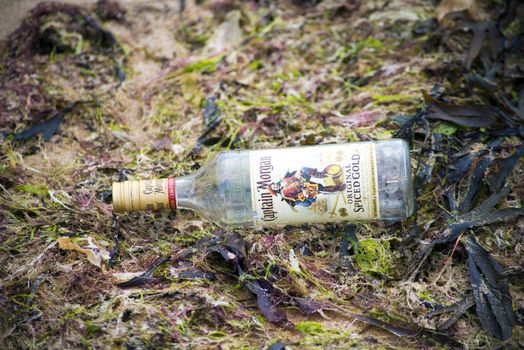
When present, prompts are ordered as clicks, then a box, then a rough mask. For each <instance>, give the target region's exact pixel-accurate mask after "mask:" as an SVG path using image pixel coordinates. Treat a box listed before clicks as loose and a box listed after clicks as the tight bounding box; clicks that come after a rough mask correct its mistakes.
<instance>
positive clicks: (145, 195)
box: [113, 178, 176, 213]
mask: <svg viewBox="0 0 524 350" xmlns="http://www.w3.org/2000/svg"><path fill="white" fill-rule="evenodd" d="M167 208H170V209H176V194H175V179H174V178H168V179H153V180H142V181H124V182H113V210H114V211H115V212H117V213H120V212H125V211H139V210H161V209H167Z"/></svg>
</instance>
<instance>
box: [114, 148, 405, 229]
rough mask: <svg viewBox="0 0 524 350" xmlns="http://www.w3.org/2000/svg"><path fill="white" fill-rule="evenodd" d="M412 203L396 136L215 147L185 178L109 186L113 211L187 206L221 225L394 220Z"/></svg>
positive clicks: (242, 226)
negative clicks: (262, 147)
mask: <svg viewBox="0 0 524 350" xmlns="http://www.w3.org/2000/svg"><path fill="white" fill-rule="evenodd" d="M413 201H414V199H413V188H412V177H411V165H410V157H409V149H408V145H407V143H406V142H405V141H403V140H399V139H393V140H387V141H376V142H356V143H348V144H338V145H320V146H308V147H294V148H282V149H265V150H245V151H227V152H220V153H218V154H217V155H216V156H215V157H213V158H212V159H211V160H210V161H209V162H207V163H206V164H205V165H203V166H202V167H201V168H200V169H199V170H198V171H196V172H195V173H194V174H192V175H188V176H183V177H178V178H176V179H174V178H170V179H160V180H144V181H125V182H120V183H113V208H114V210H115V212H124V211H136V210H155V209H164V208H171V209H175V208H176V209H190V210H194V211H196V212H198V213H199V214H200V215H202V216H203V217H205V218H207V219H208V220H210V221H212V222H214V223H215V224H217V225H219V226H221V227H227V228H247V227H260V226H269V225H285V224H302V223H314V222H336V221H366V220H400V219H404V218H406V217H408V216H410V215H411V214H412V213H413V205H414V203H413Z"/></svg>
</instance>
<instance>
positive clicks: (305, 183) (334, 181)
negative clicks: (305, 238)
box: [268, 164, 346, 207]
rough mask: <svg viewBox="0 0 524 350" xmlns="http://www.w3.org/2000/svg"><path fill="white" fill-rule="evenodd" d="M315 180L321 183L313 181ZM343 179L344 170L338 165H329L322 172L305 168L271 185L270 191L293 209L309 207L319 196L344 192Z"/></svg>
mask: <svg viewBox="0 0 524 350" xmlns="http://www.w3.org/2000/svg"><path fill="white" fill-rule="evenodd" d="M313 178H314V179H318V180H321V181H313V180H312V179H313ZM342 178H343V177H342V168H341V167H340V165H337V164H331V165H328V166H326V168H325V169H324V170H322V171H318V170H317V169H315V168H308V167H303V168H302V169H300V171H298V170H295V171H289V172H288V173H287V174H286V175H285V176H284V178H283V179H282V180H280V181H279V182H273V183H271V184H270V185H269V187H268V191H269V192H270V193H271V194H272V195H273V196H277V195H279V194H280V195H281V196H282V200H283V201H285V202H286V203H287V204H289V205H290V206H292V207H295V206H297V205H299V206H302V207H309V206H311V205H312V204H313V203H315V201H316V200H317V198H318V195H319V194H338V193H340V192H342V191H344V189H345V188H346V185H345V184H344V182H343V180H342ZM320 182H322V183H320Z"/></svg>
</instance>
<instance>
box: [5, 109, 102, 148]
mask: <svg viewBox="0 0 524 350" xmlns="http://www.w3.org/2000/svg"><path fill="white" fill-rule="evenodd" d="M91 103H95V101H73V102H70V103H69V104H68V105H67V106H66V107H64V108H60V109H57V110H56V111H42V112H40V113H38V114H37V115H36V116H35V117H34V119H37V120H39V119H43V118H46V117H47V116H49V115H51V117H50V118H49V119H47V120H45V121H43V122H40V123H38V124H35V125H33V126H31V127H29V128H27V129H25V130H22V131H21V132H20V133H18V134H15V135H14V136H13V140H14V141H25V140H28V139H31V138H33V137H35V136H36V135H38V134H42V138H43V139H44V141H49V140H50V139H51V137H52V136H53V135H54V134H55V133H56V132H57V131H58V129H59V127H60V124H61V123H62V121H63V120H64V118H65V116H66V115H67V114H68V113H70V112H72V111H73V110H74V109H75V108H76V107H77V106H79V105H84V104H91Z"/></svg>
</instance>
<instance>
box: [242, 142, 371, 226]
mask: <svg viewBox="0 0 524 350" xmlns="http://www.w3.org/2000/svg"><path fill="white" fill-rule="evenodd" d="M250 166H251V193H252V203H253V212H254V217H255V219H254V220H255V225H257V226H267V225H273V224H299V223H306V222H333V221H345V220H369V219H379V218H380V212H379V205H378V183H377V172H376V157H375V144H374V143H372V142H360V143H354V144H349V145H348V144H346V145H324V146H315V147H298V148H292V149H269V150H255V151H251V152H250Z"/></svg>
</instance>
